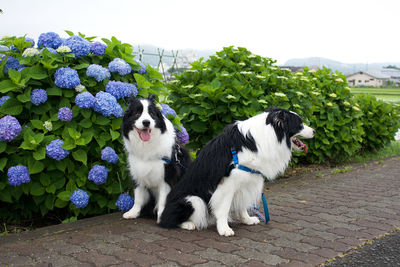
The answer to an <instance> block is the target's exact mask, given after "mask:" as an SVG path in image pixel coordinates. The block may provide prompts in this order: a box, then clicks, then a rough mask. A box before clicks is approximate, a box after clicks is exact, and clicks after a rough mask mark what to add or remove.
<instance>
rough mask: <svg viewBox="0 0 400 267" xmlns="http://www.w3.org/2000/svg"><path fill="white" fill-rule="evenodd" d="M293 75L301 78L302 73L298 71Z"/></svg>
mask: <svg viewBox="0 0 400 267" xmlns="http://www.w3.org/2000/svg"><path fill="white" fill-rule="evenodd" d="M295 75H297V76H303V73H302V72H300V71H297V72H296V73H295Z"/></svg>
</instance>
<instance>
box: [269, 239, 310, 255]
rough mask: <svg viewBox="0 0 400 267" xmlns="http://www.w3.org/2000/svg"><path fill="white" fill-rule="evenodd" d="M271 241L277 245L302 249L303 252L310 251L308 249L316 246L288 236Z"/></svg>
mask: <svg viewBox="0 0 400 267" xmlns="http://www.w3.org/2000/svg"><path fill="white" fill-rule="evenodd" d="M271 242H272V244H273V245H274V246H275V247H284V248H293V249H295V250H297V251H301V252H308V251H310V250H312V249H315V248H316V247H314V246H311V245H309V244H306V243H303V242H299V241H294V240H288V239H286V238H278V239H276V240H273V241H271Z"/></svg>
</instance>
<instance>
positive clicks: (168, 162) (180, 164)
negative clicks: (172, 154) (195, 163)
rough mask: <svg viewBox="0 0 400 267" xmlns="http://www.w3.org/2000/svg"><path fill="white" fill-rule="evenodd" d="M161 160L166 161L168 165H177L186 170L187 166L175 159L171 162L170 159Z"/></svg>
mask: <svg viewBox="0 0 400 267" xmlns="http://www.w3.org/2000/svg"><path fill="white" fill-rule="evenodd" d="M161 160H163V161H165V163H167V164H177V165H179V166H180V167H181V168H182V169H185V166H183V164H182V163H181V162H180V161H179V160H178V161H175V159H172V160H169V159H168V158H162V159H161Z"/></svg>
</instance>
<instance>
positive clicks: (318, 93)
mask: <svg viewBox="0 0 400 267" xmlns="http://www.w3.org/2000/svg"><path fill="white" fill-rule="evenodd" d="M311 94H313V95H320V94H321V93H320V92H315V91H311Z"/></svg>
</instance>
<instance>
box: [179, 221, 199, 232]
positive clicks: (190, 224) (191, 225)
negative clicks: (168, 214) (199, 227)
mask: <svg viewBox="0 0 400 267" xmlns="http://www.w3.org/2000/svg"><path fill="white" fill-rule="evenodd" d="M180 227H181V228H182V229H185V230H189V231H193V230H194V229H196V225H195V224H194V223H193V222H191V221H186V222H184V223H182V224H181V225H180Z"/></svg>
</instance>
